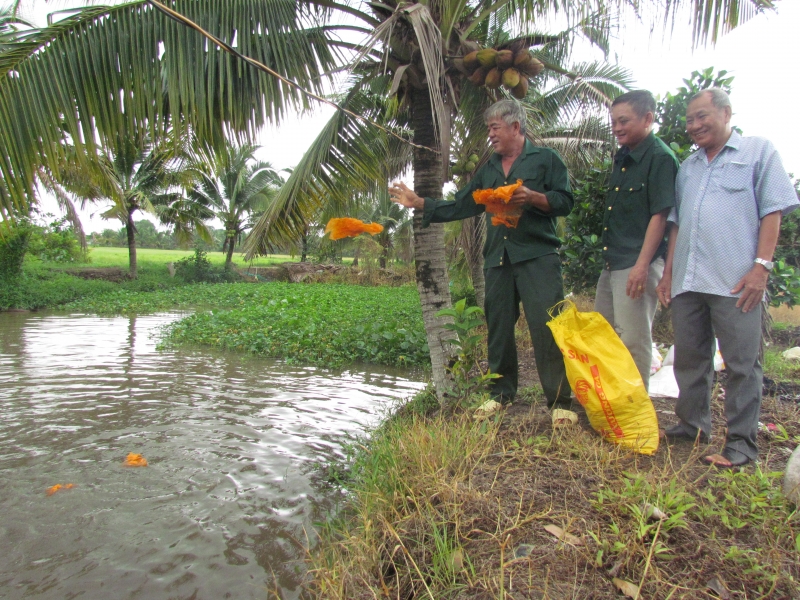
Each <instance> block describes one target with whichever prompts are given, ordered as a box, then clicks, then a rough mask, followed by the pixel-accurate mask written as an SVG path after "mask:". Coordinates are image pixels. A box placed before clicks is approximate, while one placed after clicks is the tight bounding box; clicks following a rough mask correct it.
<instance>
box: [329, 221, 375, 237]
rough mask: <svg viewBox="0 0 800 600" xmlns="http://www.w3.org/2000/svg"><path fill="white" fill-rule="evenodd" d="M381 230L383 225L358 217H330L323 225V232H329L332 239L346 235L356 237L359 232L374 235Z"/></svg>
mask: <svg viewBox="0 0 800 600" xmlns="http://www.w3.org/2000/svg"><path fill="white" fill-rule="evenodd" d="M381 231H383V225H380V224H378V223H364V221H361V220H359V219H353V218H351V217H342V218H339V219H331V220H330V221H328V225H327V226H326V227H325V233H328V232H330V234H331V239H332V240H340V239H342V238H347V237H356V236H357V235H359V234H361V233H368V234H370V235H375V234H376V233H380V232H381Z"/></svg>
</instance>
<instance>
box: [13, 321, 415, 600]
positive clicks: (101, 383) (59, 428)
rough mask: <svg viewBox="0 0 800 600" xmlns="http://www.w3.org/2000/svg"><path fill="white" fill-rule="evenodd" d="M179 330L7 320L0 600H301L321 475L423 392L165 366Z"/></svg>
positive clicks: (217, 367) (260, 367)
mask: <svg viewBox="0 0 800 600" xmlns="http://www.w3.org/2000/svg"><path fill="white" fill-rule="evenodd" d="M179 317H180V315H178V314H159V315H151V316H139V317H130V318H128V317H114V318H101V317H95V316H84V315H70V316H65V315H57V314H50V315H46V314H45V315H42V314H25V313H0V597H2V598H59V599H61V598H87V599H95V598H97V599H107V598H113V599H115V600H116V599H128V598H130V599H134V598H143V599H149V600H161V599H164V600H167V599H179V598H180V599H183V598H185V599H190V598H191V599H198V600H199V599H214V600H216V599H220V598H235V599H248V598H259V599H266V598H271V597H274V596H273V594H272V591H273V590H279V592H280V594H281V597H283V598H286V599H289V598H297V597H299V595H300V591H301V587H300V584H301V582H302V581H303V579H304V577H305V573H304V571H305V567H304V562H303V557H304V548H306V547H308V546H309V545H313V544H314V542H315V532H314V524H315V523H318V522H320V521H323V520H325V519H327V518H330V516H331V515H332V514H334V512H335V510H336V507H337V505H338V504H339V503H340V501H341V496H339V495H338V494H337V492H336V491H335V490H334V489H333V488H332V487H331V486H330V485H327V483H326V481H325V479H326V477H325V469H324V467H323V465H324V464H325V463H326V461H327V460H329V459H330V458H332V457H336V456H342V455H343V452H344V449H343V448H344V447H343V443H344V441H345V440H346V438H347V436H348V434H350V435H353V434H359V433H363V432H364V431H365V428H367V427H369V426H371V425H374V424H375V423H377V422H378V421H379V419H380V418H381V416H382V415H384V414H385V409H386V407H387V406H388V405H390V404H391V403H392V402H393V401H395V400H396V399H399V398H402V397H407V396H410V395H411V394H413V393H414V392H415V391H417V390H418V389H421V387H422V384H421V383H420V382H419V381H418V380H414V379H413V378H408V374H406V373H401V372H391V371H387V370H379V371H346V372H336V373H334V372H326V371H324V370H319V369H314V368H304V367H297V366H289V365H286V364H283V363H279V362H274V361H267V360H261V359H256V358H253V357H243V356H239V355H235V354H230V353H219V352H210V351H207V350H203V351H199V350H166V351H162V350H157V348H156V342H157V340H156V339H155V338H154V334H155V332H157V331H158V330H159V329H160V328H161V327H162V326H163V325H165V324H167V323H169V322H171V321H173V320H175V319H177V318H179ZM418 379H419V378H418ZM129 452H136V453H140V454H142V455H143V456H144V457H145V458H146V459H147V461H148V462H149V466H147V467H144V468H130V467H124V466H122V463H123V461H124V459H125V457H126V455H127V454H128V453H129ZM59 483H60V484H62V485H63V484H67V483H71V484H74V487H73V488H72V489H67V490H60V491H58V492H57V493H55V494H53V495H51V496H47V495H46V493H45V492H46V490H47V489H48V488H49V487H50V486H53V485H55V484H59Z"/></svg>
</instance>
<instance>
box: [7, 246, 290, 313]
mask: <svg viewBox="0 0 800 600" xmlns="http://www.w3.org/2000/svg"><path fill="white" fill-rule="evenodd" d="M193 253H194V251H190V250H155V249H149V248H140V249H139V250H138V251H137V263H138V278H137V279H136V280H133V281H122V282H119V283H112V282H110V281H104V280H100V279H95V280H85V279H82V278H80V277H75V276H74V275H70V274H69V273H68V272H67V271H69V270H72V269H82V268H95V269H97V268H111V267H117V268H119V269H122V270H123V271H125V272H127V271H128V249H127V248H103V247H98V248H90V249H89V262H81V263H48V262H42V261H40V260H38V259H35V258H32V257H30V256H28V257H26V259H25V264H24V268H23V275H22V277H20V278H18V279H16V280H14V281H11V282H5V281H0V310H2V309H7V308H21V309H28V310H36V309H42V308H54V307H58V306H63V305H65V304H69V303H71V302H75V301H80V300H85V301H86V304H85V305H84V308H83V309H84V310H86V311H87V312H101V313H118V312H128V313H131V312H151V311H152V310H165V309H168V308H171V307H172V306H171V305H170V302H171V300H170V298H171V297H170V296H169V295H168V294H167V295H161V296H158V297H156V298H154V300H155V302H156V304H154V305H153V306H154V308H151V309H149V310H148V308H147V307H148V303H149V300H147V299H145V298H143V297H139V296H136V293H138V292H154V291H161V292H164V291H166V290H171V289H174V288H178V287H182V286H184V285H185V284H184V282H183V281H181V280H180V279H179V278H173V277H170V276H169V271H168V270H167V264H168V263H170V262H177V261H178V260H180V259H181V258H185V257H187V256H192V255H193ZM207 257H208V259H209V260H210V261H211V262H212V263H213V264H214V265H217V266H222V264H223V263H224V262H225V255H224V254H223V253H222V252H209V253H208V255H207ZM239 259H240V257H237V256H236V255H234V263H235V264H238V265H239V266H240V267H243V266H246V265H245V264H244V262H243V261H242V260H239ZM292 260H293V259H292V258H291V257H289V256H285V255H273V256H269V257H261V258H259V259H257V260H255V261H253V263H252V265H253V266H268V265H271V264H278V263H283V262H288V261H292ZM248 264H250V263H248ZM109 294H110V296H108V295H109ZM107 296H108V297H107ZM128 297H130V298H131V299H132V304H131V305H130V306H126V305H125V304H124V302H125V299H126V298H128ZM175 299H176V301H177V302H179V303H181V306H183V305H185V302H186V301H185V300H184V296H183V295H181V294H180V293H177V295H176V296H175ZM155 306H157V307H158V308H155ZM70 309H71V310H79V309H78V308H75V307H70Z"/></svg>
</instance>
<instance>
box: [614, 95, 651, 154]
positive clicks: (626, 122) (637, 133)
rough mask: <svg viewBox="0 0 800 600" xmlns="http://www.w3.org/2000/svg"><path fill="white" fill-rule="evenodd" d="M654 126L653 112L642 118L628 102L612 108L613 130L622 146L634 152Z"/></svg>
mask: <svg viewBox="0 0 800 600" xmlns="http://www.w3.org/2000/svg"><path fill="white" fill-rule="evenodd" d="M652 126H653V113H651V112H648V113H647V114H646V115H644V116H643V117H640V116H639V115H637V114H636V111H635V110H633V107H632V106H631V105H630V104H628V103H627V102H623V103H621V104H617V105H616V106H612V107H611V130H612V131H613V132H614V137H616V138H617V142H618V143H619V145H620V146H627V147H628V148H630V149H631V150H633V149H634V148H636V146H638V145H639V144H640V143H642V142H643V141H644V139H645V138H646V137H647V136H648V135H649V134H650V129H651V128H652Z"/></svg>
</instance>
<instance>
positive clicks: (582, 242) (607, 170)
mask: <svg viewBox="0 0 800 600" xmlns="http://www.w3.org/2000/svg"><path fill="white" fill-rule="evenodd" d="M611 165H612V163H611V157H605V158H603V159H599V160H598V161H597V162H595V164H594V165H593V166H592V167H591V168H590V169H589V170H588V171H586V173H585V174H584V175H583V177H582V178H580V179H578V181H577V182H576V183H575V185H574V186H573V190H572V191H573V194H574V196H575V208H573V209H572V212H571V213H570V214H569V215H567V217H565V219H564V224H565V229H566V231H565V236H564V237H565V239H564V245H563V246H562V248H561V254H562V264H563V272H564V283H565V285H566V287H567V289H568V290H570V291H572V292H575V293H581V292H584V291H586V290H592V289H594V287H595V286H596V285H597V279H598V278H599V277H600V273H601V272H602V271H603V247H602V236H603V215H604V212H603V207H604V200H605V197H606V190H607V187H608V178H609V176H610V175H611Z"/></svg>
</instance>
